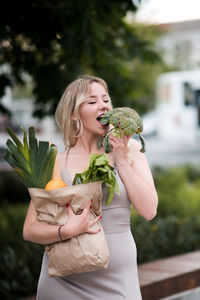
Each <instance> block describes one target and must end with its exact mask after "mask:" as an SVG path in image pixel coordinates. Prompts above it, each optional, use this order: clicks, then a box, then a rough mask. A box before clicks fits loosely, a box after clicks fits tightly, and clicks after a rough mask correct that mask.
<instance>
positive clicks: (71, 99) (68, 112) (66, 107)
mask: <svg viewBox="0 0 200 300" xmlns="http://www.w3.org/2000/svg"><path fill="white" fill-rule="evenodd" d="M93 82H97V83H98V84H100V85H101V86H102V87H103V88H104V89H105V90H106V92H107V93H108V87H107V84H106V82H105V81H104V80H103V79H101V78H99V77H95V76H89V75H81V76H79V77H78V79H77V80H75V81H73V82H72V83H70V84H69V85H68V86H67V88H66V89H65V91H64V93H63V95H62V97H61V99H60V101H59V103H58V106H57V109H56V112H55V120H56V123H57V126H58V128H59V129H60V132H61V134H62V136H63V140H64V144H65V146H67V147H68V146H74V145H75V143H76V140H77V138H78V136H80V135H81V133H82V129H83V124H82V122H81V119H80V115H79V107H80V105H81V104H82V103H83V102H84V101H85V100H86V98H87V97H88V96H89V93H90V84H91V83H93ZM72 114H73V116H74V120H75V121H74V120H72V118H71V117H72Z"/></svg>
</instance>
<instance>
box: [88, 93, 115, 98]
mask: <svg viewBox="0 0 200 300" xmlns="http://www.w3.org/2000/svg"><path fill="white" fill-rule="evenodd" d="M102 97H109V95H107V94H104V95H102ZM88 98H97V96H95V95H91V96H89V97H88ZM109 98H110V97H109Z"/></svg>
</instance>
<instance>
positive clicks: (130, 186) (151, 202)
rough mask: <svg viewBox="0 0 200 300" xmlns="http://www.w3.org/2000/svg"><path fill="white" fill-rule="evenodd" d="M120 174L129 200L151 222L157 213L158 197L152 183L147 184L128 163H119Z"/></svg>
mask: <svg viewBox="0 0 200 300" xmlns="http://www.w3.org/2000/svg"><path fill="white" fill-rule="evenodd" d="M117 168H118V172H119V175H120V178H121V180H122V181H123V183H124V185H125V188H126V191H127V194H128V197H129V200H130V201H131V203H132V204H133V206H134V207H135V209H136V210H137V211H138V213H139V214H140V215H142V216H143V217H144V218H145V219H147V220H151V219H153V218H154V217H155V215H156V211H157V204H158V197H157V193H156V190H155V187H154V184H153V183H152V182H147V180H145V179H144V178H143V176H142V174H140V172H139V171H138V170H137V168H136V167H134V165H133V167H131V165H130V163H129V162H128V161H125V160H124V161H121V162H120V163H118V166H117Z"/></svg>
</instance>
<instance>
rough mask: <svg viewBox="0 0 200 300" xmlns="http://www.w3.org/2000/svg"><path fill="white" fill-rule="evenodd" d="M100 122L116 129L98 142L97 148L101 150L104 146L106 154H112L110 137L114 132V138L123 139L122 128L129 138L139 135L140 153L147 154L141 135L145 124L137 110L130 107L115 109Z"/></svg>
mask: <svg viewBox="0 0 200 300" xmlns="http://www.w3.org/2000/svg"><path fill="white" fill-rule="evenodd" d="M100 122H101V123H102V124H103V125H106V124H111V125H113V126H114V128H112V129H111V130H110V131H109V132H108V133H107V134H106V135H105V136H104V137H103V138H101V139H100V140H99V141H98V144H97V146H98V148H99V149H100V148H101V147H102V145H104V149H105V152H106V153H109V152H111V151H112V148H111V145H110V143H109V135H110V134H111V132H113V135H114V136H116V137H118V138H121V135H122V134H121V130H120V128H121V129H122V130H123V132H124V134H125V135H127V136H131V135H133V134H138V135H139V139H140V141H141V144H142V148H141V150H140V151H141V152H145V142H144V139H143V137H142V136H141V134H140V133H141V132H142V130H143V124H142V120H141V118H140V116H139V115H138V113H137V112H136V111H135V110H133V109H132V108H130V107H117V108H114V109H112V110H110V111H108V112H107V113H105V114H104V115H103V117H102V118H101V120H100Z"/></svg>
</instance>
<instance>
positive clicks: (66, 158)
mask: <svg viewBox="0 0 200 300" xmlns="http://www.w3.org/2000/svg"><path fill="white" fill-rule="evenodd" d="M69 150H70V147H68V148H67V151H66V156H65V169H67V161H68V156H69Z"/></svg>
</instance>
